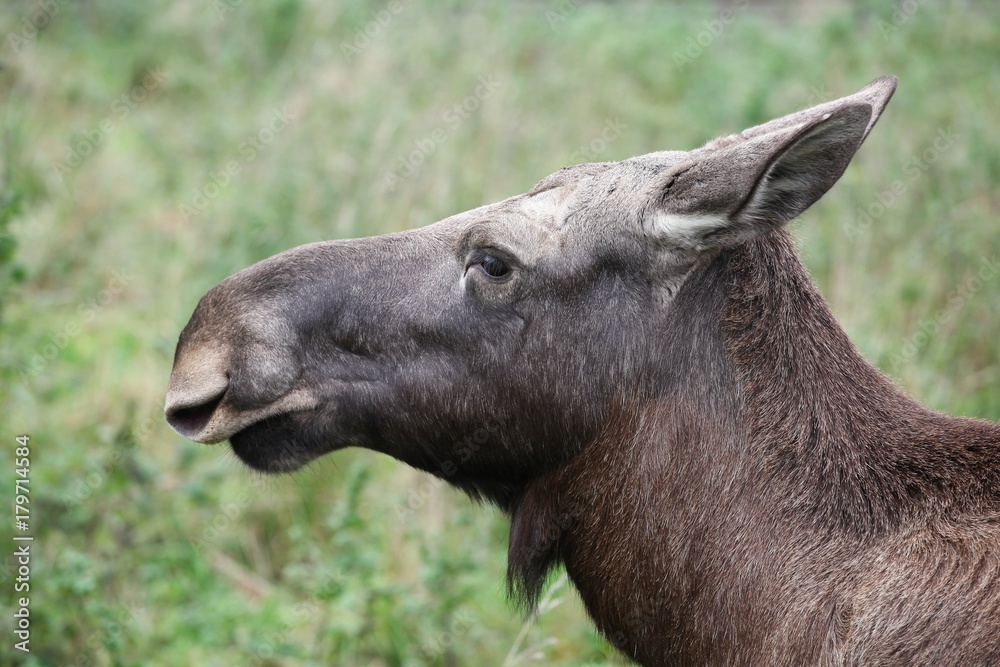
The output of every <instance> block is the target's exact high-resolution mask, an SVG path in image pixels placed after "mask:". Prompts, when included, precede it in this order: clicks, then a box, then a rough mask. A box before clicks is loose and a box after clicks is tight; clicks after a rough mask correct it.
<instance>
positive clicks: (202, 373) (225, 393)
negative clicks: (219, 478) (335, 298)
mask: <svg viewBox="0 0 1000 667" xmlns="http://www.w3.org/2000/svg"><path fill="white" fill-rule="evenodd" d="M299 373H300V369H299V365H298V363H297V362H296V360H295V359H294V358H293V357H292V355H290V354H289V353H288V351H287V349H285V348H282V347H281V346H275V345H270V344H261V343H259V342H258V343H256V344H254V343H251V344H244V345H241V346H234V345H226V344H223V343H219V342H216V341H214V340H211V339H209V340H205V337H204V336H201V335H195V336H191V337H189V338H187V339H186V340H185V339H184V337H182V340H181V342H180V343H179V344H178V348H177V355H176V357H175V359H174V368H173V371H172V372H171V374H170V384H169V387H168V389H167V400H166V405H165V407H164V416H165V417H166V420H167V423H168V424H170V426H171V427H172V428H173V429H174V430H175V431H177V433H179V434H180V435H182V436H184V437H185V438H188V439H189V440H194V441H195V442H202V443H206V444H214V443H217V442H222V441H224V440H228V439H229V438H230V437H232V436H233V435H235V434H237V433H239V432H240V431H242V430H244V429H246V428H248V427H250V426H252V425H254V424H256V423H257V422H260V421H262V420H264V419H266V418H268V417H273V416H276V415H280V414H284V413H287V412H295V411H300V410H309V409H312V408H315V407H316V406H317V404H318V402H317V401H316V400H315V399H314V397H313V396H312V394H311V393H310V392H309V391H308V390H306V389H301V388H295V386H294V385H295V380H296V379H297V378H298V377H299Z"/></svg>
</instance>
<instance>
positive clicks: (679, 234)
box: [651, 77, 896, 250]
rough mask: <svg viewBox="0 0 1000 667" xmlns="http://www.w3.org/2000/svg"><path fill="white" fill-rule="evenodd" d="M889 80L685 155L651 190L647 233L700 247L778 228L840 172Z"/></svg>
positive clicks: (886, 93)
mask: <svg viewBox="0 0 1000 667" xmlns="http://www.w3.org/2000/svg"><path fill="white" fill-rule="evenodd" d="M895 83H896V80H895V78H893V77H883V78H881V79H877V80H876V81H874V82H872V83H871V84H869V85H868V86H866V87H865V88H864V89H862V90H861V91H859V92H858V93H856V94H854V95H851V96H849V97H845V98H842V99H840V100H836V101H834V102H829V103H827V104H823V105H820V106H818V107H813V108H812V109H808V110H806V111H800V112H798V113H794V114H791V115H789V116H784V117H782V118H778V119H775V120H772V121H770V122H768V123H765V124H763V125H758V126H756V127H753V128H750V129H748V130H745V131H744V132H742V133H740V134H738V135H734V136H731V137H723V138H721V139H716V140H715V141H712V142H710V143H708V144H707V145H705V146H704V147H702V148H699V149H698V150H695V151H692V152H691V153H689V154H688V159H687V160H685V161H684V162H682V163H681V164H678V165H676V166H675V167H672V168H671V169H670V170H669V171H668V172H666V173H664V174H661V175H660V177H659V178H658V181H657V182H656V184H655V185H654V193H653V211H652V216H651V226H652V232H653V234H654V235H655V236H656V237H657V238H659V239H661V241H662V242H663V243H664V244H666V245H668V246H672V247H675V248H689V249H694V250H703V249H707V248H712V247H725V246H730V245H735V244H737V243H740V242H742V241H744V240H746V239H748V238H750V237H752V236H754V235H756V234H759V233H762V232H765V231H768V230H770V229H774V228H777V227H780V226H782V225H784V224H785V223H787V222H788V221H790V220H792V219H793V218H795V217H796V216H798V215H799V214H800V213H802V212H803V211H805V210H806V209H807V208H809V207H810V206H812V204H813V203H814V202H816V200H818V199H819V198H820V197H822V196H823V194H825V193H826V191H827V190H829V189H830V188H831V187H832V186H833V184H834V183H836V182H837V180H838V179H839V178H840V177H841V175H843V173H844V170H845V169H847V165H848V164H849V163H850V161H851V158H852V157H853V156H854V154H855V152H857V150H858V148H860V147H861V143H862V142H863V141H864V139H865V137H866V136H868V133H869V132H870V131H871V128H872V126H873V125H874V124H875V121H876V120H877V119H878V117H879V115H880V114H881V113H882V110H883V109H884V108H885V105H886V104H887V103H888V101H889V98H890V97H891V96H892V93H893V91H894V90H895Z"/></svg>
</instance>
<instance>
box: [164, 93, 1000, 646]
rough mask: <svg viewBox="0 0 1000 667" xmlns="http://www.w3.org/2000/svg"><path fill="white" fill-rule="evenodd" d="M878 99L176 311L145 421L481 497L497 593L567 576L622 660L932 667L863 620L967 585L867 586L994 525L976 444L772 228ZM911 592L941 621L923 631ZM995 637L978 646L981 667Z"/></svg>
mask: <svg viewBox="0 0 1000 667" xmlns="http://www.w3.org/2000/svg"><path fill="white" fill-rule="evenodd" d="M895 87H896V79H895V78H893V77H882V78H879V79H877V80H875V81H873V82H872V83H870V84H869V85H868V86H866V87H864V88H863V89H862V90H860V91H859V92H857V93H855V94H854V95H850V96H848V97H844V98H841V99H838V100H835V101H832V102H828V103H825V104H821V105H819V106H816V107H813V108H810V109H807V110H804V111H800V112H797V113H794V114H791V115H788V116H784V117H781V118H778V119H776V120H772V121H770V122H767V123H765V124H763V125H758V126H756V127H752V128H750V129H747V130H744V131H743V132H741V133H739V134H736V135H732V136H728V137H723V138H720V139H716V140H714V141H712V142H709V143H708V144H706V145H705V146H703V147H701V148H698V149H696V150H692V151H688V152H684V151H664V152H656V153H650V154H647V155H642V156H639V157H635V158H631V159H628V160H623V161H621V162H604V163H590V164H581V165H576V166H572V167H566V168H564V169H562V170H560V171H557V172H556V173H554V174H552V175H550V176H548V177H546V178H544V179H543V180H542V181H541V182H539V183H538V184H537V185H536V186H535V187H534V188H533V189H532V190H531V191H530V192H528V193H526V194H523V195H518V196H515V197H511V198H510V199H506V200H504V201H502V202H499V203H496V204H491V205H488V206H483V207H480V208H477V209H474V210H471V211H468V212H466V213H461V214H458V215H455V216H452V217H450V218H446V219H444V220H442V221H440V222H437V223H435V224H432V225H429V226H427V227H424V228H421V229H416V230H412V231H407V232H402V233H397V234H388V235H384V236H377V237H373V238H365V239H355V240H342V241H328V242H321V243H313V244H309V245H304V246H300V247H297V248H294V249H292V250H288V251H286V252H283V253H281V254H278V255H276V256H274V257H271V258H269V259H266V260H264V261H261V262H259V263H257V264H255V265H253V266H251V267H249V268H247V269H244V270H243V271H240V272H239V273H237V274H235V275H233V276H231V277H229V278H227V279H226V280H224V281H223V282H222V283H220V284H219V285H217V286H216V287H214V288H213V289H212V290H210V291H209V292H208V293H207V294H206V295H205V296H204V297H203V298H202V299H201V302H200V303H199V304H198V306H197V308H196V309H195V312H194V314H193V315H192V317H191V320H190V322H189V323H188V325H187V326H186V327H185V328H184V330H183V332H182V333H181V335H180V340H179V342H178V345H177V352H176V356H175V360H174V368H173V372H172V374H171V377H170V386H169V390H168V392H167V400H166V418H167V421H168V422H169V423H170V424H171V426H173V428H174V429H175V430H176V431H177V432H179V433H180V434H182V435H184V436H186V437H188V438H190V439H192V440H195V441H198V442H204V443H218V442H222V441H225V440H228V441H229V442H230V444H231V446H232V449H233V451H234V452H235V453H236V455H237V456H238V457H239V458H240V459H241V460H243V461H244V462H245V463H246V464H248V465H249V466H251V467H252V468H255V469H257V470H261V471H265V472H273V473H278V472H288V471H292V470H295V469H297V468H299V467H300V466H302V465H304V464H306V463H307V462H309V461H311V460H313V459H315V458H316V457H319V456H321V455H323V454H326V453H328V452H331V451H334V450H337V449H341V448H345V447H352V446H354V447H365V448H369V449H372V450H375V451H379V452H383V453H385V454H388V455H390V456H393V457H395V458H397V459H399V460H401V461H404V462H405V463H408V464H409V465H411V466H415V467H417V468H419V469H422V470H425V471H428V472H430V473H432V474H435V475H438V476H440V477H442V478H444V479H446V480H447V481H448V482H450V483H452V484H454V485H455V486H457V487H459V488H461V489H463V490H464V491H466V492H467V493H469V494H470V495H472V496H473V497H476V498H481V499H484V500H487V501H489V502H492V503H495V504H496V505H498V506H499V507H501V508H503V509H504V510H505V511H506V512H507V513H508V514H509V515H510V516H511V520H512V528H511V542H510V552H509V563H508V567H509V577H510V581H511V582H512V585H513V589H514V591H515V592H516V593H519V594H520V595H521V597H522V598H523V599H524V600H526V601H527V602H528V603H530V602H531V601H532V600H534V599H536V598H537V594H538V591H539V588H540V586H541V582H542V580H543V578H544V574H545V573H546V572H547V571H548V570H549V569H550V568H551V567H553V566H554V565H555V564H557V563H560V562H562V563H564V564H565V565H566V567H567V570H568V572H569V574H570V576H571V578H572V579H573V581H574V582H575V583H576V585H577V587H578V588H579V589H580V590H581V594H582V596H583V599H584V602H585V604H586V605H587V607H588V610H589V611H590V613H591V615H592V617H593V618H594V620H595V621H596V622H597V624H598V627H599V628H600V629H601V630H602V631H603V632H604V633H605V634H606V635H608V636H609V637H611V638H612V639H613V640H614V641H616V643H618V644H619V646H621V647H622V648H623V649H624V650H625V651H626V652H627V653H628V654H629V655H630V656H632V657H633V658H635V659H637V660H639V661H640V662H643V663H644V664H663V663H664V662H665V661H666V662H670V663H671V664H674V662H676V664H709V663H718V664H736V662H739V663H740V664H751V663H752V662H753V660H751V659H750V658H746V656H750V655H756V656H758V658H757V659H758V662H759V663H760V664H776V663H781V664H815V663H817V662H822V660H821V659H820V657H821V656H822V655H827V654H829V655H833V653H836V654H837V655H840V656H841V657H842V656H843V655H846V653H843V651H846V650H847V649H843V648H842V647H841V648H838V647H840V644H839V643H838V642H848V643H849V640H850V638H851V637H855V638H856V639H857V642H859V644H858V646H861V645H862V644H864V645H865V646H866V647H868V648H864V650H862V649H858V651H860V652H859V653H857V654H856V655H860V656H867V657H865V658H864V659H860V658H859V660H860V661H861V662H867V663H869V664H888V663H880V662H879V659H876V658H877V656H878V655H882V653H878V652H877V651H885V652H886V653H885V655H891V656H895V658H893V660H895V659H897V658H899V656H900V655H909V656H911V657H912V658H913V660H912V661H911V662H920V663H932V662H936V661H937V658H934V659H931V657H929V656H932V655H934V656H936V655H938V654H936V653H934V654H932V653H930V652H929V651H932V650H937V649H932V648H928V647H932V646H936V644H933V642H931V643H928V642H923V643H921V642H920V641H914V642H909V638H907V637H903V636H902V635H900V636H896V635H892V636H889V635H888V634H886V633H888V632H889V630H887V629H886V628H889V629H892V628H895V627H897V626H895V625H891V624H890V625H886V624H881V625H880V624H879V622H878V618H879V616H878V614H879V610H880V609H881V607H880V606H879V605H889V606H891V607H892V609H895V610H897V612H898V615H899V616H900V618H905V619H910V620H907V621H905V622H904V621H900V623H901V625H898V627H909V626H912V627H920V628H924V629H925V630H927V629H928V628H931V627H932V626H933V623H938V621H934V622H933V623H932V622H931V621H927V622H926V623H925V622H924V620H921V619H927V618H931V617H933V618H938V619H940V618H945V617H947V618H948V619H952V620H949V621H948V622H949V623H951V622H952V621H954V623H955V624H958V625H956V626H955V627H956V628H960V629H961V631H962V632H965V631H966V630H967V629H968V627H971V626H970V625H969V623H973V622H974V620H975V619H973V618H972V617H971V616H970V617H968V618H967V617H966V616H963V614H964V613H965V611H968V610H974V609H975V608H976V607H975V604H977V603H975V602H972V601H970V600H971V598H970V600H965V599H964V598H962V599H958V598H957V597H956V598H955V600H951V598H949V597H947V596H949V595H950V596H960V595H964V594H965V593H961V591H965V592H969V591H973V588H970V587H968V586H964V587H963V586H956V587H954V588H949V589H948V590H947V591H938V590H934V589H933V587H928V588H926V589H921V590H924V593H925V595H924V596H923V597H921V596H920V595H916V594H914V596H912V600H911V601H910V602H908V603H906V604H905V605H904V604H903V603H897V602H892V600H894V599H896V598H893V597H892V596H891V595H890V594H893V595H894V594H895V593H894V591H896V588H899V587H900V586H901V587H903V588H905V587H906V586H908V585H910V582H909V581H908V580H907V581H904V580H902V579H897V578H894V577H895V575H894V574H892V573H893V572H896V570H891V571H890V570H889V569H886V570H885V571H884V573H883V575H878V576H875V575H872V574H871V573H872V572H876V571H881V570H878V568H887V567H888V565H886V564H887V563H896V562H902V561H900V560H899V559H905V555H900V554H902V553H903V551H906V549H905V548H904V547H898V545H897V543H889V542H885V541H884V540H885V539H886V538H885V536H886V535H888V534H891V533H893V531H902V530H903V527H904V524H905V522H906V521H908V520H911V519H912V517H922V518H921V520H922V521H923V520H926V521H931V520H932V519H931V518H928V517H937V516H939V515H940V514H941V513H942V512H945V509H942V508H947V511H949V512H973V509H975V508H978V509H976V511H981V512H986V511H987V509H988V510H989V511H990V512H994V511H995V512H996V513H997V516H1000V502H998V498H1000V460H997V459H998V458H1000V454H998V452H1000V433H998V429H997V427H996V426H995V425H991V424H987V423H986V422H978V421H975V420H958V419H953V418H949V417H945V416H942V415H938V414H936V413H932V412H930V411H928V410H926V409H925V408H923V407H922V406H920V405H919V404H917V403H915V402H914V401H912V400H910V399H908V398H906V397H905V396H903V395H902V394H901V393H899V392H898V390H896V389H895V387H893V386H892V384H891V382H889V381H888V380H887V379H886V378H885V377H884V376H882V375H881V374H880V373H879V372H878V371H877V370H876V369H875V368H873V367H872V366H870V365H869V364H868V363H867V362H865V361H864V360H863V358H862V357H861V356H860V354H858V353H857V350H855V349H854V347H853V346H852V345H851V343H850V341H849V340H848V339H847V337H846V335H845V334H844V333H843V331H842V330H841V329H840V328H839V326H838V325H837V324H836V320H835V319H834V318H833V316H832V314H831V313H830V312H829V309H828V308H827V307H826V305H825V303H824V302H823V300H822V297H820V296H819V294H818V292H817V291H816V289H815V287H814V286H813V285H812V283H811V281H810V280H809V278H808V274H807V272H806V271H805V269H804V267H803V266H802V264H801V262H800V261H799V260H798V258H797V256H796V252H795V249H794V244H793V243H792V242H791V241H790V239H789V235H788V232H787V231H786V230H785V229H784V228H785V226H786V225H787V224H788V223H789V221H791V220H792V219H793V218H795V217H796V216H797V215H799V214H800V213H802V212H803V211H804V210H806V209H807V208H808V207H809V206H811V205H812V204H813V203H815V202H816V201H817V200H818V199H819V198H820V197H821V196H822V195H823V194H824V193H825V192H826V191H827V190H828V189H829V188H830V187H832V186H833V184H834V183H835V182H836V181H837V180H838V179H839V178H840V176H841V175H842V174H843V173H844V170H845V169H846V168H847V165H848V163H849V162H850V160H851V158H852V156H853V155H854V154H855V152H856V151H857V150H858V149H859V147H860V146H861V144H862V142H863V141H864V139H865V137H866V136H867V135H868V133H869V132H870V131H871V129H872V126H873V125H874V124H875V122H876V121H877V120H878V118H879V116H880V115H881V113H882V111H883V109H884V108H885V106H886V104H887V103H888V102H889V99H890V97H891V96H892V94H893V92H894V90H895ZM473 433H475V434H476V438H474V439H470V438H469V437H468V436H469V435H470V434H473ZM970 508H971V509H970ZM984 508H986V509H984ZM990 508H992V509H990ZM963 516H964V515H963ZM970 516H971V514H970ZM976 516H979V514H977V515H976ZM991 516H993V515H991ZM970 525H971V524H970ZM553 527H555V530H554V536H553ZM949 530H952V529H951V528H949ZM907 535H909V534H907ZM949 535H951V537H949V538H948V539H951V540H958V539H964V538H959V537H956V535H958V533H955V532H952V533H949ZM908 539H911V537H900V538H899V541H898V544H903V545H905V544H910V543H909V542H907V541H906V540H908ZM912 539H916V538H912ZM921 539H923V538H921ZM927 539H928V540H930V539H931V538H927ZM934 539H937V538H934ZM942 539H943V538H942ZM969 539H970V540H972V537H970V538H969ZM976 539H979V538H976ZM879 540H883V541H882V542H880V541H879ZM994 542H995V540H994ZM991 543H993V542H991ZM926 544H927V543H925V542H921V543H920V544H919V545H916V546H912V549H910V551H906V553H909V554H911V555H912V554H913V553H917V552H919V553H925V551H920V550H921V549H926V548H928V547H927V546H926ZM968 544H970V545H972V546H969V547H968V548H969V549H971V550H972V551H970V553H972V552H974V551H975V550H976V549H978V548H979V547H977V546H975V545H981V544H986V542H982V541H980V542H974V543H973V542H969V543H968ZM927 553H929V552H927ZM977 553H978V552H977ZM894 559H896V560H894ZM970 562H971V561H970ZM977 562H978V561H977ZM908 567H909V565H906V566H905V567H904V566H900V568H898V569H899V571H904V570H906V571H909V570H907V568H908ZM914 567H916V566H914ZM926 567H927V568H931V566H930V565H926ZM935 567H936V566H935ZM955 567H959V566H958V565H956V566H955ZM838 568H839V569H838ZM939 570H940V568H937V569H933V568H931V569H928V571H939ZM956 571H957V570H956ZM956 576H957V575H956ZM977 576H978V575H977ZM865 577H869V578H868V579H866V578H865ZM920 581H924V580H922V579H921V580H920ZM927 581H930V579H927ZM789 582H793V583H789ZM843 582H853V583H851V584H850V585H851V586H854V587H855V588H854V589H852V590H854V591H862V592H861V593H856V592H846V593H845V592H844V591H842V590H841V588H838V587H841V586H842V584H843ZM893 582H895V583H893ZM897 584H898V585H897ZM865 586H867V588H865ZM879 586H883V588H879ZM893 586H895V587H896V588H892V587H893ZM928 586H930V584H928ZM976 590H978V589H976ZM991 590H992V589H991ZM973 592H974V591H973ZM973 592H969V593H968V595H973ZM995 593H996V594H995V595H994V594H993V593H991V594H990V595H992V597H990V598H989V599H990V600H993V601H994V602H991V603H990V604H994V603H996V601H997V600H1000V591H995ZM879 595H883V597H881V598H880V597H879ZM975 595H979V594H978V593H975ZM886 596H888V597H886ZM931 599H933V600H937V601H940V602H941V604H942V605H950V608H952V609H953V610H959V611H962V613H958V611H956V613H955V614H951V615H944V616H942V614H939V613H937V612H934V613H933V614H932V613H931V612H932V611H933V610H930V611H928V613H927V614H924V613H923V612H924V611H926V610H927V609H930V607H927V608H926V609H925V608H924V607H926V604H924V603H923V602H920V600H931ZM977 599H978V598H977ZM983 599H986V598H983ZM879 600H882V602H879ZM949 600H951V602H949ZM922 604H924V607H921V605H922ZM997 604H1000V603H997ZM865 605H868V607H865ZM907 605H909V606H907ZM772 609H783V610H786V611H787V613H785V614H770V613H768V610H772ZM989 609H994V607H989ZM963 610H964V611H963ZM969 613H970V614H971V613H973V612H972V611H969ZM984 613H985V612H984ZM990 613H992V612H990ZM866 614H867V615H866ZM934 614H936V615H934ZM963 618H964V619H966V620H965V621H963V620H962V619H963ZM977 618H978V617H977ZM852 619H854V620H852ZM940 622H941V623H943V622H944V621H940ZM852 623H854V625H852ZM865 623H867V624H868V625H864V624H865ZM963 623H965V625H962V624H963ZM858 624H860V625H858ZM855 626H856V634H851V633H852V632H855V630H851V628H854V627H855ZM934 627H936V626H934ZM845 628H846V629H845ZM927 631H928V632H930V630H927ZM954 631H955V632H959V630H958V629H955V630H954ZM921 632H923V630H921ZM940 632H951V631H950V630H947V629H942V630H940ZM947 636H952V635H947ZM994 636H996V633H995V631H992V630H989V628H985V629H983V631H982V633H981V637H982V644H981V646H982V647H985V648H983V651H985V652H981V653H976V654H975V655H982V656H987V655H988V656H993V657H995V656H996V655H997V654H996V653H989V652H988V651H989V650H993V649H992V648H989V647H990V646H992V643H991V642H992V641H993V640H992V639H991V638H992V637H994ZM879 638H881V639H879ZM897 640H898V642H897ZM831 642H833V643H831ZM866 642H867V643H866ZM894 642H897V643H894ZM900 642H901V643H900ZM907 642H909V643H907ZM845 645H846V644H845ZM872 646H875V647H877V649H871V650H873V651H876V652H875V653H872V652H870V651H869V649H870V647H872ZM942 646H945V644H942ZM946 646H952V644H947V645H946ZM831 647H832V648H831ZM900 647H903V648H900ZM907 647H909V648H912V647H917V648H913V651H912V652H909V653H907V652H906V650H909V648H907ZM921 647H922V648H921ZM952 647H953V646H952ZM904 649H905V650H904ZM942 650H943V649H942ZM831 651H833V653H830V652H831ZM865 651H869V652H865ZM893 651H896V652H893ZM899 651H903V652H899ZM920 651H923V653H921V652H920ZM838 652H839V653H838ZM956 655H957V654H956ZM963 655H964V654H963ZM972 655H973V654H972V653H970V654H969V655H968V656H965V657H968V658H969V660H970V661H972V662H975V660H972V658H971V657H970V656H972ZM872 656H876V658H872ZM737 658H738V659H737ZM869 658H871V659H869ZM990 659H992V658H989V659H987V658H984V660H986V661H987V662H988V661H989V660H990ZM893 660H889V662H893ZM671 661H673V662H671ZM903 662H906V661H905V660H904V661H903ZM753 664H758V663H756V662H753ZM941 664H943V663H941ZM949 664H951V663H949Z"/></svg>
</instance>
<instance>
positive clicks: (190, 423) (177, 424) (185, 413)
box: [164, 379, 229, 440]
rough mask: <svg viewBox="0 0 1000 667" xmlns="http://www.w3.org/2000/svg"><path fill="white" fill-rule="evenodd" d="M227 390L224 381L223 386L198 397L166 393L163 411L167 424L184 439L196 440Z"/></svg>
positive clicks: (180, 393) (227, 386)
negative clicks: (165, 403)
mask: <svg viewBox="0 0 1000 667" xmlns="http://www.w3.org/2000/svg"><path fill="white" fill-rule="evenodd" d="M228 389H229V380H228V379H225V383H224V384H223V383H221V382H220V383H218V384H216V385H215V386H214V387H211V388H209V389H208V390H207V391H204V392H200V393H199V395H194V396H190V395H185V394H184V393H182V392H170V393H168V395H167V405H166V408H165V410H164V414H165V416H166V418H167V423H168V424H170V426H171V427H173V429H174V430H175V431H177V432H178V433H180V434H181V435H183V436H184V437H185V438H190V439H191V440H198V439H199V438H198V436H199V435H200V434H202V433H204V431H205V429H206V427H207V426H208V423H209V422H210V421H211V420H212V415H214V414H215V411H216V408H218V407H219V404H220V403H222V399H223V397H224V396H225V395H226V391H228Z"/></svg>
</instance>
